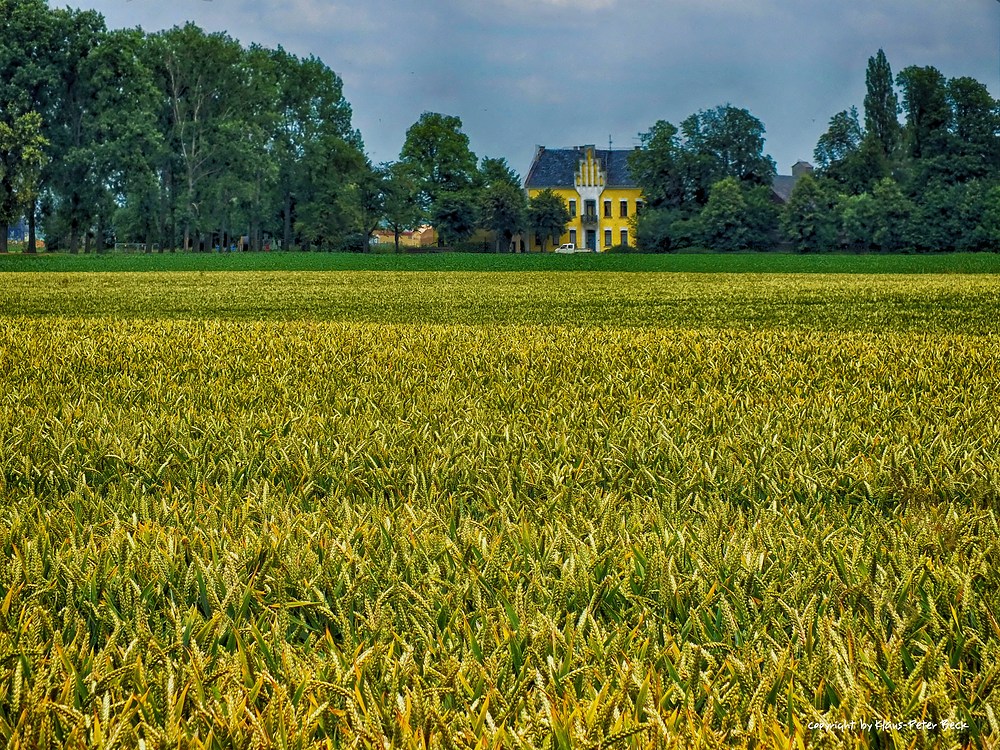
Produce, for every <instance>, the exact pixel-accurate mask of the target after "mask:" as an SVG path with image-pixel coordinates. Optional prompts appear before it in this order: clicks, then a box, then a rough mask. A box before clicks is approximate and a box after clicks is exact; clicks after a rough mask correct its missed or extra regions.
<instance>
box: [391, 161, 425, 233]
mask: <svg viewBox="0 0 1000 750" xmlns="http://www.w3.org/2000/svg"><path fill="white" fill-rule="evenodd" d="M382 174H383V190H384V199H383V203H382V210H383V215H384V218H385V221H386V224H388V225H389V228H390V229H392V233H393V240H394V244H395V250H396V252H397V253H398V252H399V236H400V234H401V233H402V232H405V231H406V230H409V229H415V228H416V227H417V225H418V224H419V223H420V218H421V212H420V206H419V205H418V204H417V201H416V194H417V183H416V181H415V180H414V179H413V178H412V176H411V175H410V172H409V170H408V169H407V168H406V165H405V164H401V163H399V162H396V163H394V164H388V165H383V167H382Z"/></svg>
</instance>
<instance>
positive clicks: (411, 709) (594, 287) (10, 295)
mask: <svg viewBox="0 0 1000 750" xmlns="http://www.w3.org/2000/svg"><path fill="white" fill-rule="evenodd" d="M746 257H753V256H746ZM574 260H575V259H574ZM51 270H52V272H51V273H25V272H12V273H3V274H0V300H3V302H2V305H0V548H2V550H3V555H2V557H0V738H2V739H3V742H4V744H5V746H6V747H9V748H35V747H73V748H85V747H101V748H112V747H123V748H134V747H145V748H251V747H261V748H265V747H290V748H307V747H308V748H312V747H317V748H319V747H345V748H346V747H359V748H385V747H392V748H477V749H482V750H485V749H487V748H587V749H592V750H596V749H597V748H728V747H738V748H739V747H748V748H749V747H752V748H782V749H785V748H803V749H804V748H844V747H848V748H900V749H901V748H939V747H940V748H964V747H975V748H991V747H995V746H996V745H997V742H998V738H1000V593H998V592H1000V519H998V513H1000V377H998V374H1000V346H998V335H1000V314H998V313H1000V277H998V276H996V275H993V274H990V273H980V274H966V273H950V274H945V273H929V272H922V271H927V270H928V269H919V268H915V267H910V268H909V269H904V270H908V273H886V274H872V273H844V274H780V273H765V272H762V269H759V268H758V269H744V270H753V271H754V272H752V273H721V274H704V273H646V272H636V271H639V270H641V269H632V271H631V272H625V271H624V270H623V269H620V268H619V269H615V268H608V269H604V270H605V271H606V272H604V273H585V272H584V271H583V270H579V269H578V270H576V271H572V272H560V273H556V272H551V271H545V270H542V269H536V270H534V271H531V272H528V271H523V272H521V273H516V274H515V273H509V274H499V273H488V272H474V271H472V270H465V271H461V272H445V271H444V270H443V269H427V268H420V267H413V268H410V269H402V268H398V267H394V268H391V270H382V271H379V270H377V269H372V268H365V269H362V270H355V271H340V272H336V273H330V272H322V271H318V270H316V269H314V268H301V269H287V268H286V269H284V270H281V271H268V270H266V269H261V268H257V269H256V270H247V271H244V272H239V273H237V272H227V271H221V272H216V273H210V272H208V269H207V268H202V269H200V270H195V271H181V270H179V269H166V270H165V269H163V268H159V269H152V268H151V269H149V271H148V272H143V273H137V272H134V271H136V270H137V269H135V268H130V269H123V270H118V271H115V272H107V271H106V270H105V271H104V272H96V273H78V272H74V271H67V270H66V269H65V268H61V269H55V268H54V269H51ZM80 270H82V269H80ZM495 270H496V269H495ZM647 270H648V269H647ZM661 270H662V269H661ZM688 270H692V269H688ZM729 270H730V271H733V270H735V269H733V268H730V269H729ZM842 270H843V269H842ZM861 270H865V269H861ZM872 270H874V269H871V268H868V269H867V271H869V272H870V271H872ZM897 270H899V269H897ZM952 270H956V269H952ZM921 722H923V723H921Z"/></svg>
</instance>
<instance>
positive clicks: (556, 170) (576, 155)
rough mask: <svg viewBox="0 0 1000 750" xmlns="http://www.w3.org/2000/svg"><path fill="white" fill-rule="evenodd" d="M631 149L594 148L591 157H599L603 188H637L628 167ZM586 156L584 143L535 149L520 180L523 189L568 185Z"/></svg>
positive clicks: (570, 184)
mask: <svg viewBox="0 0 1000 750" xmlns="http://www.w3.org/2000/svg"><path fill="white" fill-rule="evenodd" d="M630 153H632V150H631V149H606V148H604V149H601V148H595V149H594V156H595V157H596V158H597V159H599V160H600V162H601V166H602V167H603V168H604V172H605V174H607V187H628V188H634V187H638V185H636V184H635V180H633V179H632V174H631V172H629V168H628V155H629V154H630ZM585 158H586V150H585V147H584V146H579V147H577V148H544V147H541V148H539V149H538V152H537V153H536V154H535V160H534V161H533V162H532V163H531V167H530V168H529V169H528V176H527V177H526V178H525V180H524V186H525V187H526V188H536V189H542V188H571V187H573V184H574V183H573V178H574V175H575V174H576V171H577V170H578V169H579V168H580V162H581V161H582V160H583V159H585Z"/></svg>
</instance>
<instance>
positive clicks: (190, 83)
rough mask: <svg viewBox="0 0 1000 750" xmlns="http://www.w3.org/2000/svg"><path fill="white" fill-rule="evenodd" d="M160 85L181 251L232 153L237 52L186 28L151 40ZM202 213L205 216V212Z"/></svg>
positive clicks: (238, 89) (229, 43) (239, 91)
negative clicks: (173, 161) (177, 176)
mask: <svg viewBox="0 0 1000 750" xmlns="http://www.w3.org/2000/svg"><path fill="white" fill-rule="evenodd" d="M157 42H158V45H157V46H158V51H159V63H160V66H161V76H160V77H161V80H162V81H163V83H164V86H165V91H164V93H165V100H166V105H167V110H168V116H169V132H168V142H169V143H170V145H171V147H172V148H173V149H174V150H175V153H176V154H177V155H178V163H179V165H180V168H181V170H182V175H181V183H180V188H181V190H180V194H179V196H178V198H179V201H178V202H179V204H180V205H179V209H180V214H181V219H182V222H183V227H184V239H183V247H184V249H185V250H189V249H191V243H192V233H194V232H199V233H200V231H201V229H202V228H203V226H204V224H205V222H204V220H203V208H205V209H207V208H208V201H209V200H210V199H211V191H210V190H209V189H208V187H207V186H206V183H207V182H208V181H209V180H210V179H211V178H212V177H214V176H216V175H217V174H218V173H219V172H220V171H222V170H223V168H224V165H225V164H226V162H227V156H228V155H229V154H231V152H232V151H233V150H234V149H235V146H236V144H234V143H233V140H232V134H233V131H234V130H235V129H236V128H237V127H238V125H239V120H240V118H241V107H242V103H243V93H244V86H243V79H242V77H241V75H240V73H241V71H240V62H241V58H242V53H243V51H242V48H241V47H240V45H239V43H238V42H236V41H235V40H234V39H232V38H231V37H229V36H228V35H226V34H223V33H214V34H206V33H205V32H204V31H202V30H201V29H200V28H198V26H196V25H195V24H193V23H188V24H186V25H185V26H177V27H174V28H173V29H170V30H168V31H164V32H161V33H160V34H158V35H157ZM204 213H208V212H207V211H205V212H204Z"/></svg>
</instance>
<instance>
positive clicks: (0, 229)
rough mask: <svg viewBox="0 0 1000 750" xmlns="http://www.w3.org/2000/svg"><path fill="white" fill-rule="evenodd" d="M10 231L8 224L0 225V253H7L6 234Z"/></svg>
mask: <svg viewBox="0 0 1000 750" xmlns="http://www.w3.org/2000/svg"><path fill="white" fill-rule="evenodd" d="M9 231H10V225H9V224H6V223H4V224H0V253H6V252H7V232H9Z"/></svg>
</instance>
